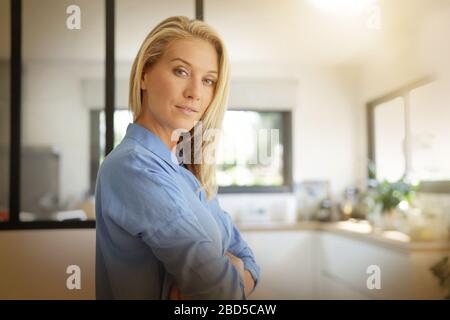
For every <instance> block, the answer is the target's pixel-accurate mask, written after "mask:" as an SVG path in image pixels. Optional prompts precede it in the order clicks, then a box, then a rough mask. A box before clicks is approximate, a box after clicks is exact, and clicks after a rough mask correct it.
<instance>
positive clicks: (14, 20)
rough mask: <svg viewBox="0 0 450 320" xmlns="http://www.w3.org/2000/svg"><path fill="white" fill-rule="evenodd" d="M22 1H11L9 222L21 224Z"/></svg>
mask: <svg viewBox="0 0 450 320" xmlns="http://www.w3.org/2000/svg"><path fill="white" fill-rule="evenodd" d="M21 27H22V1H21V0H11V68H10V90H11V93H10V94H11V101H10V103H11V128H10V130H11V137H10V139H11V140H10V158H9V159H10V162H9V170H10V171H9V173H10V174H9V212H10V214H9V222H10V223H11V224H16V223H18V222H19V212H20V160H21V159H20V141H21V137H20V134H21V132H20V116H21V112H20V111H21V94H22V86H21V84H22V83H21V78H22V43H21V41H22V29H21Z"/></svg>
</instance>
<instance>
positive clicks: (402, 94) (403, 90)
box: [366, 75, 450, 194]
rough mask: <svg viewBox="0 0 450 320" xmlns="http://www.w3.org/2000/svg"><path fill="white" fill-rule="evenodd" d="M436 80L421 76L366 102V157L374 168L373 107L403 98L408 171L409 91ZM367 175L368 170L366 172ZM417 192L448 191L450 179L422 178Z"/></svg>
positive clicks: (408, 167)
mask: <svg viewBox="0 0 450 320" xmlns="http://www.w3.org/2000/svg"><path fill="white" fill-rule="evenodd" d="M436 80H437V77H436V76H434V75H430V76H427V77H423V78H421V79H419V80H417V81H414V82H412V83H410V84H408V85H405V86H403V87H400V88H398V89H396V90H394V91H392V92H389V93H388V94H385V95H383V96H381V97H379V98H376V99H374V100H372V101H370V102H368V103H367V104H366V112H367V137H368V150H367V151H368V159H369V161H371V162H372V163H373V164H374V165H375V168H376V160H375V159H376V155H375V109H376V107H377V106H379V105H381V104H383V103H385V102H388V101H392V100H394V99H396V98H403V99H404V102H405V105H404V107H405V123H404V125H405V154H406V156H405V173H408V171H409V170H410V164H411V149H410V141H411V138H410V134H411V132H410V123H409V115H410V92H411V91H413V90H414V89H417V88H420V87H422V86H425V85H427V84H430V83H432V82H434V81H436ZM367 174H368V177H369V174H370V173H369V171H368V172H367ZM419 192H422V193H443V194H447V193H450V180H438V181H429V180H422V181H420V188H419Z"/></svg>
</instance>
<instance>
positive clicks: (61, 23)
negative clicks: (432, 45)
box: [0, 0, 450, 65]
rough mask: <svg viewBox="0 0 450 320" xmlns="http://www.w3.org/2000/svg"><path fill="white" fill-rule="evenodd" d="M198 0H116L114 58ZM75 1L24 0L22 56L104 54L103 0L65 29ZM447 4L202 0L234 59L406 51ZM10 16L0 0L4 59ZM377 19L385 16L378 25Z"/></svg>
mask: <svg viewBox="0 0 450 320" xmlns="http://www.w3.org/2000/svg"><path fill="white" fill-rule="evenodd" d="M314 1H319V3H320V4H323V3H326V2H327V1H328V2H330V1H340V2H342V4H343V5H345V4H348V3H350V2H352V1H363V2H366V3H367V7H365V8H364V7H363V8H360V10H359V11H358V10H356V11H358V12H355V10H353V11H352V10H348V11H345V10H336V9H335V10H332V9H330V10H326V8H325V9H324V7H323V6H317V5H315V3H314ZM194 2H195V1H194V0H192V1H186V0H165V1H156V0H152V1H148V0H116V59H117V60H118V61H125V62H127V61H131V60H132V59H133V58H134V56H135V54H136V52H137V50H138V48H139V45H140V43H141V41H142V40H143V38H144V37H145V35H146V34H147V33H148V32H149V31H150V30H151V28H152V27H153V26H155V25H156V24H157V23H158V22H159V21H161V20H162V19H163V18H165V17H167V16H171V15H186V16H189V17H193V16H194ZM72 3H73V1H72V0H68V1H66V0H40V1H35V0H23V5H22V6H23V55H24V60H62V61H67V60H69V61H74V60H75V61H78V60H89V61H103V60H104V51H105V39H104V34H105V26H104V25H105V19H104V0H78V1H77V4H78V5H79V6H80V8H81V30H68V29H67V28H66V19H67V17H68V14H67V13H66V8H67V6H69V5H71V4H72ZM374 4H375V5H378V6H379V7H378V8H379V13H380V19H379V20H377V19H374V17H376V10H377V9H376V8H377V7H374V6H373V5H374ZM341 7H342V6H341ZM344 7H345V6H344ZM449 7H450V0H379V1H377V0H283V1H279V0H227V1H223V0H204V11H205V14H204V16H205V21H206V22H208V23H210V24H211V25H212V26H213V27H214V28H215V29H216V30H217V31H218V32H219V33H220V34H221V35H222V36H223V38H224V40H225V43H226V44H227V47H228V51H229V54H230V57H231V60H232V62H239V63H247V62H248V63H250V62H251V63H257V64H259V63H268V64H277V63H280V64H290V63H296V64H297V63H301V64H305V63H306V64H314V65H349V64H359V63H363V62H364V61H366V60H367V59H369V58H371V57H375V56H377V57H382V56H393V55H395V54H397V53H398V52H404V51H405V50H407V49H408V48H410V47H411V46H412V44H414V43H415V41H416V38H417V34H418V28H419V27H420V25H421V24H422V22H423V21H425V20H426V18H427V17H428V16H429V15H430V14H432V13H433V12H436V11H441V10H443V9H444V8H445V9H447V10H448V9H449ZM8 15H9V0H0V39H2V40H1V45H0V58H2V59H5V58H7V57H8V56H9V45H8V39H9V37H8V32H9V28H8V27H9V16H8ZM373 21H379V22H380V23H379V27H380V28H379V29H378V28H376V27H377V26H375V27H374V24H373V23H372V22H373Z"/></svg>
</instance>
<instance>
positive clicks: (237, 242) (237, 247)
mask: <svg viewBox="0 0 450 320" xmlns="http://www.w3.org/2000/svg"><path fill="white" fill-rule="evenodd" d="M211 205H212V208H213V210H214V211H217V212H218V214H220V216H221V219H222V220H223V222H224V224H225V228H226V230H227V231H228V234H229V245H228V248H227V249H226V250H227V251H229V252H231V253H232V254H234V255H235V256H237V257H238V258H240V259H242V261H243V262H244V268H245V269H247V270H248V271H250V273H251V275H252V277H253V280H254V281H255V286H254V288H253V291H255V289H256V287H257V285H258V283H259V278H260V267H259V266H258V264H257V263H256V260H255V255H254V253H253V251H252V249H251V248H250V247H249V245H248V244H247V242H246V241H245V240H244V239H243V238H242V235H241V233H240V231H239V230H238V229H237V228H236V226H235V224H234V223H233V221H232V219H231V216H230V214H229V213H228V212H226V211H224V210H223V209H222V208H221V207H220V205H219V201H218V200H217V196H216V197H214V198H213V199H212V200H211ZM253 291H252V292H253Z"/></svg>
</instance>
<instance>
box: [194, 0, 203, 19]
mask: <svg viewBox="0 0 450 320" xmlns="http://www.w3.org/2000/svg"><path fill="white" fill-rule="evenodd" d="M195 19H197V20H203V0H195Z"/></svg>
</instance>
